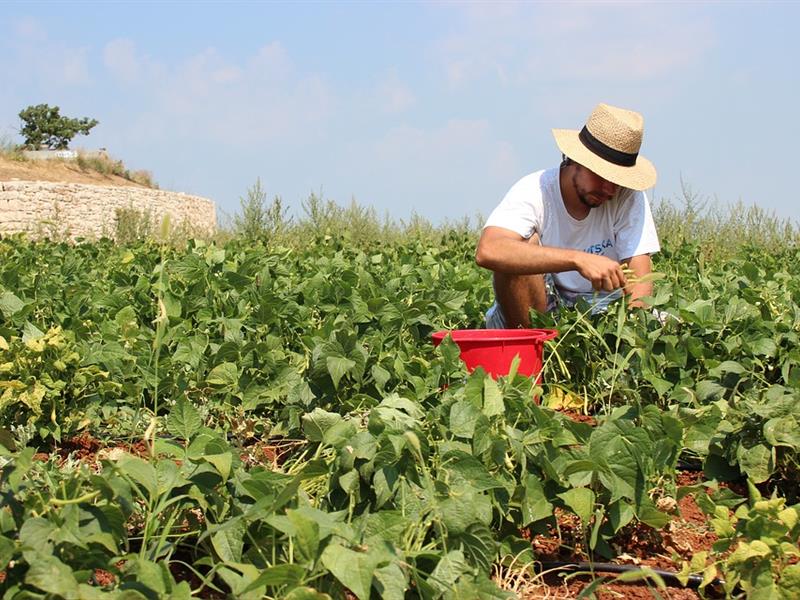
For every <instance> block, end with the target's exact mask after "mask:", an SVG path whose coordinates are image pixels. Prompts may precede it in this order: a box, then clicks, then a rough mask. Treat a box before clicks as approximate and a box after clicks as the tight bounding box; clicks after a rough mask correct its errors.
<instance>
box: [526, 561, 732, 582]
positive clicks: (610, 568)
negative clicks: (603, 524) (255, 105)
mask: <svg viewBox="0 0 800 600" xmlns="http://www.w3.org/2000/svg"><path fill="white" fill-rule="evenodd" d="M536 565H537V566H538V567H539V572H540V573H543V572H545V571H568V572H570V573H578V572H588V573H594V572H598V573H617V574H620V573H630V572H632V571H641V570H642V569H643V568H646V569H648V570H649V571H651V572H653V573H655V574H656V575H658V576H659V577H661V579H663V580H664V583H669V584H672V585H673V586H676V585H677V586H680V587H692V588H696V587H699V586H700V584H702V583H703V576H702V575H689V577H688V580H687V582H686V584H684V583H683V582H682V581H681V580H680V579H678V574H677V573H675V572H674V571H664V570H663V569H653V568H651V567H647V566H644V567H639V566H636V565H618V564H616V563H602V562H584V561H571V562H570V561H552V562H544V561H542V562H540V561H537V562H536ZM724 583H725V582H724V581H723V580H722V579H720V578H719V577H715V578H714V579H713V580H712V581H711V582H710V583H709V584H708V586H709V587H712V588H718V587H721V586H722V585H723V584H724Z"/></svg>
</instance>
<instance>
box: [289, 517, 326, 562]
mask: <svg viewBox="0 0 800 600" xmlns="http://www.w3.org/2000/svg"><path fill="white" fill-rule="evenodd" d="M286 516H287V517H288V519H289V521H290V522H291V523H292V525H294V535H293V536H292V537H293V539H294V547H295V549H296V550H297V552H298V554H299V555H300V557H301V558H302V559H304V560H305V561H307V562H309V563H312V562H314V561H316V560H317V551H318V550H319V543H320V527H319V524H318V523H317V522H316V521H315V520H314V519H312V518H310V517H309V516H307V515H305V514H303V513H301V512H299V511H296V510H290V511H288V512H287V514H286Z"/></svg>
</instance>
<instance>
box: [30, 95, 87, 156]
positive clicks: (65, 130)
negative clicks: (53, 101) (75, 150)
mask: <svg viewBox="0 0 800 600" xmlns="http://www.w3.org/2000/svg"><path fill="white" fill-rule="evenodd" d="M19 118H20V119H22V123H23V126H22V129H21V130H20V134H22V137H24V138H25V143H24V144H23V145H24V146H25V148H27V149H29V150H39V149H40V148H49V149H51V150H64V149H65V148H66V147H67V146H69V142H70V140H71V139H72V138H74V137H75V136H76V135H78V134H80V135H89V130H90V129H91V128H92V127H94V126H95V125H97V120H96V119H89V118H88V117H84V118H82V119H70V118H69V117H62V116H61V115H60V114H59V108H58V107H57V106H53V107H51V106H49V105H47V104H37V105H36V106H33V105H31V106H29V107H28V108H25V109H23V110H22V111H20V113H19Z"/></svg>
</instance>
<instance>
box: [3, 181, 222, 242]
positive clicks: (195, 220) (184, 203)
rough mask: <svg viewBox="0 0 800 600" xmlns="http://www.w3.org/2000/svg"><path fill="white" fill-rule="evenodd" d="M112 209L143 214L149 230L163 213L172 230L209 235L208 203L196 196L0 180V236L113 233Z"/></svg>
mask: <svg viewBox="0 0 800 600" xmlns="http://www.w3.org/2000/svg"><path fill="white" fill-rule="evenodd" d="M118 210H121V211H122V212H123V213H127V214H128V216H130V215H131V214H136V215H149V216H150V217H152V223H153V227H154V228H155V229H158V227H159V224H160V223H161V222H162V220H163V218H164V216H165V215H167V214H168V215H169V216H170V224H171V226H172V228H181V229H182V230H184V231H188V232H190V233H192V234H195V235H209V234H212V233H213V232H214V231H215V230H216V227H217V215H216V210H215V207H214V203H213V202H212V201H211V200H208V199H206V198H200V197H198V196H190V195H188V194H183V193H177V192H166V191H163V190H153V189H148V188H138V187H110V186H100V185H87V184H82V183H51V182H45V181H3V182H0V235H9V234H13V233H20V232H27V233H29V234H30V235H32V236H35V237H44V236H47V237H50V238H58V239H70V240H74V239H75V238H78V237H82V238H87V239H97V238H100V237H103V236H106V237H114V236H115V233H116V232H117V218H118V214H119V213H118ZM132 211H136V212H135V213H133V212H132ZM123 218H124V217H123Z"/></svg>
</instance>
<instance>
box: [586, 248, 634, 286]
mask: <svg viewBox="0 0 800 600" xmlns="http://www.w3.org/2000/svg"><path fill="white" fill-rule="evenodd" d="M576 267H577V271H578V273H580V274H581V275H583V276H584V277H585V278H586V279H588V280H589V281H591V282H592V287H593V288H594V289H595V290H598V291H600V290H603V291H606V292H613V291H614V290H616V289H619V288H621V287H625V285H627V283H628V282H627V280H626V279H625V274H624V273H623V272H622V265H620V264H619V263H618V262H617V261H615V260H612V259H610V258H608V257H606V256H600V255H598V254H589V253H587V252H580V253H578V254H577V256H576Z"/></svg>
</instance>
